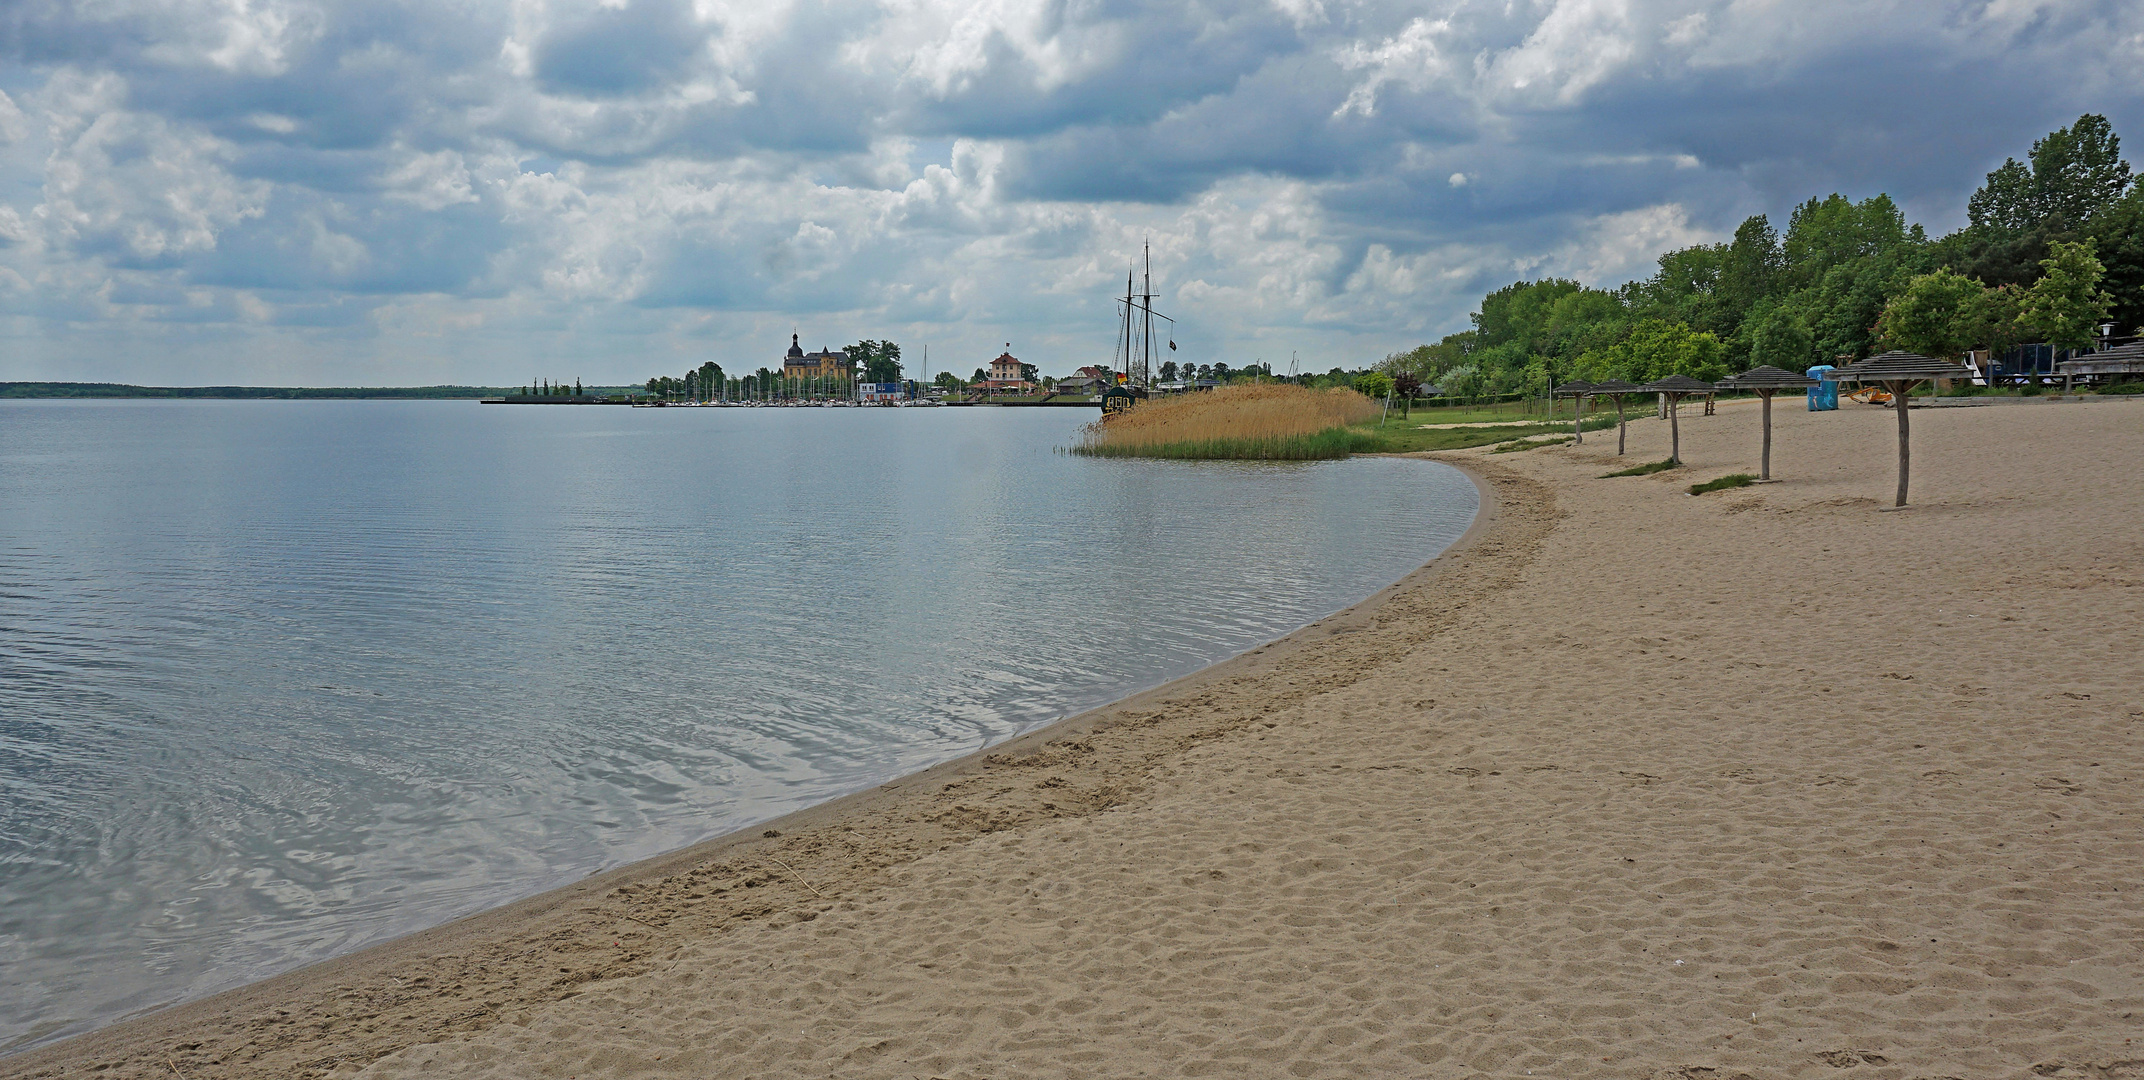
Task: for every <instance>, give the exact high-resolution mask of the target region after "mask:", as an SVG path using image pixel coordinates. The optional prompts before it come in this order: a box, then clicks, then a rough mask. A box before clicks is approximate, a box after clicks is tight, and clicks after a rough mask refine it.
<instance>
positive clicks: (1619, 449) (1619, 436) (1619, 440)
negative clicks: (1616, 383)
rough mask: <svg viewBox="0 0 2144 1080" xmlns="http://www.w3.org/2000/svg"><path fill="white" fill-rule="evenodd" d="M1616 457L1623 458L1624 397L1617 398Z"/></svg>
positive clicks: (1618, 396) (1618, 395) (1617, 396)
mask: <svg viewBox="0 0 2144 1080" xmlns="http://www.w3.org/2000/svg"><path fill="white" fill-rule="evenodd" d="M1615 456H1617V457H1622V456H1623V395H1621V394H1617V395H1616V396H1615Z"/></svg>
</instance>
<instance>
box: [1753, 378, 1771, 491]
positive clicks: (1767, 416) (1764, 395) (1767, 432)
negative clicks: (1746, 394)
mask: <svg viewBox="0 0 2144 1080" xmlns="http://www.w3.org/2000/svg"><path fill="white" fill-rule="evenodd" d="M1757 398H1758V400H1760V401H1763V402H1764V457H1763V458H1762V459H1761V461H1762V463H1761V464H1760V465H1759V466H1758V469H1757V472H1758V474H1759V475H1758V477H1757V479H1759V480H1770V479H1771V478H1772V392H1771V391H1770V390H1759V391H1757Z"/></svg>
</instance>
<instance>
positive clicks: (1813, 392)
mask: <svg viewBox="0 0 2144 1080" xmlns="http://www.w3.org/2000/svg"><path fill="white" fill-rule="evenodd" d="M1837 370H1839V369H1838V368H1835V367H1832V366H1831V365H1830V364H1818V365H1817V366H1815V367H1813V368H1810V369H1809V370H1807V371H1804V372H1802V374H1804V375H1807V376H1809V377H1810V378H1812V379H1815V380H1817V384H1816V385H1815V386H1812V387H1810V388H1809V411H1810V412H1834V411H1836V410H1837V409H1838V407H1839V384H1838V383H1836V382H1833V381H1832V379H1831V373H1832V372H1834V371H1837Z"/></svg>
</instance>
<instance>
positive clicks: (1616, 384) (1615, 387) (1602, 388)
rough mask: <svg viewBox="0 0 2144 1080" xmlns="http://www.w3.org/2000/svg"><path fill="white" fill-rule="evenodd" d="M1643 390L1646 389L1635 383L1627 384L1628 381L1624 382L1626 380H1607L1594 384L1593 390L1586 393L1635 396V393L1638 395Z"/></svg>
mask: <svg viewBox="0 0 2144 1080" xmlns="http://www.w3.org/2000/svg"><path fill="white" fill-rule="evenodd" d="M1643 389H1644V387H1641V386H1639V385H1638V384H1637V383H1634V382H1626V381H1624V380H1622V379H1609V380H1606V381H1605V382H1597V383H1594V384H1593V389H1591V390H1588V391H1586V393H1589V394H1635V393H1638V392H1639V391H1641V390H1643Z"/></svg>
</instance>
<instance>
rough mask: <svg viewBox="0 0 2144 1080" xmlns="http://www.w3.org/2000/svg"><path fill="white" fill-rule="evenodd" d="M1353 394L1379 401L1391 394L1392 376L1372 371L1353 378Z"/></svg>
mask: <svg viewBox="0 0 2144 1080" xmlns="http://www.w3.org/2000/svg"><path fill="white" fill-rule="evenodd" d="M1355 392H1356V393H1358V394H1361V395H1362V396H1364V397H1367V398H1376V399H1378V400H1380V401H1382V400H1384V399H1385V398H1386V397H1389V396H1391V394H1392V376H1390V375H1387V374H1385V373H1384V372H1382V371H1372V372H1369V373H1367V374H1363V375H1357V376H1355Z"/></svg>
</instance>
